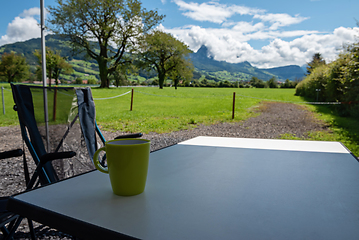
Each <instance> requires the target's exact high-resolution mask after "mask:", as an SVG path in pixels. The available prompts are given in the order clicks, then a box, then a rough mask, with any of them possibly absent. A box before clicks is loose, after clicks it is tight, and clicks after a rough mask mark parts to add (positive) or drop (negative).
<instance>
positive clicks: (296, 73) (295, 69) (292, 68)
mask: <svg viewBox="0 0 359 240" xmlns="http://www.w3.org/2000/svg"><path fill="white" fill-rule="evenodd" d="M261 70H262V71H266V72H269V73H271V74H273V75H276V76H278V77H280V78H281V79H289V80H294V79H296V78H297V79H301V78H303V77H304V71H303V69H302V68H301V67H300V66H298V65H289V66H284V67H276V68H261Z"/></svg>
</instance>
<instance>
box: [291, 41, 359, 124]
mask: <svg viewBox="0 0 359 240" xmlns="http://www.w3.org/2000/svg"><path fill="white" fill-rule="evenodd" d="M319 89H320V90H319ZM296 95H298V96H303V97H306V98H308V99H311V100H313V99H315V98H316V97H317V100H318V101H330V102H341V103H342V104H340V105H335V106H334V107H335V110H336V112H337V113H338V114H340V115H342V116H355V117H358V116H359V43H355V44H352V45H349V46H348V47H347V48H346V49H344V50H343V52H342V53H341V54H339V56H338V58H337V60H335V61H333V62H331V63H329V64H326V65H324V64H322V65H320V66H317V67H316V68H314V69H313V71H312V72H311V74H310V75H308V76H307V77H306V78H305V79H304V80H303V81H302V82H300V83H299V84H298V85H297V87H296Z"/></svg>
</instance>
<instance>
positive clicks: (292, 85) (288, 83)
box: [280, 79, 300, 88]
mask: <svg viewBox="0 0 359 240" xmlns="http://www.w3.org/2000/svg"><path fill="white" fill-rule="evenodd" d="M299 82H300V80H298V79H296V80H295V81H290V80H289V79H286V80H285V82H284V83H283V84H282V85H280V88H295V87H296V86H297V84H298V83H299Z"/></svg>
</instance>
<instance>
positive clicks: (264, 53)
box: [162, 23, 359, 68]
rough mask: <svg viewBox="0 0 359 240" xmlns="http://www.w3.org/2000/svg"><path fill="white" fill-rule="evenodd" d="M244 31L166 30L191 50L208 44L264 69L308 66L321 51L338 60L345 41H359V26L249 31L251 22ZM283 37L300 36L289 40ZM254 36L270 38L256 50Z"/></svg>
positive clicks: (217, 53) (220, 55)
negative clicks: (306, 64) (323, 31)
mask: <svg viewBox="0 0 359 240" xmlns="http://www.w3.org/2000/svg"><path fill="white" fill-rule="evenodd" d="M239 25H242V26H244V27H243V29H245V30H244V31H243V32H241V31H237V30H236V27H237V26H238V25H235V26H233V27H232V29H229V28H218V29H215V28H202V27H199V26H186V27H184V28H175V29H166V28H164V27H163V26H162V28H163V29H164V31H166V32H170V33H172V34H173V35H174V36H176V37H177V38H178V39H180V40H182V41H183V42H185V43H186V44H187V45H188V46H189V47H190V49H192V50H193V51H197V50H198V48H199V47H200V46H201V45H205V46H207V48H208V49H209V51H210V53H211V55H212V56H213V57H214V59H216V60H219V61H227V62H232V63H236V62H243V61H248V62H250V63H251V64H253V65H254V66H257V67H260V68H269V67H278V66H283V65H292V64H293V65H300V66H301V65H304V64H305V63H306V62H308V61H310V59H311V58H312V56H313V54H314V53H316V52H320V53H321V54H322V56H323V57H324V58H325V59H326V60H327V61H332V60H334V59H335V58H336V57H337V55H338V53H339V52H340V50H341V49H342V46H343V44H347V43H353V42H355V40H357V38H356V36H358V34H359V28H358V27H356V28H344V27H339V28H336V29H334V31H333V32H332V33H319V32H318V31H304V30H298V31H288V32H276V31H257V32H253V33H252V32H249V30H246V29H248V28H246V27H248V26H249V27H250V26H251V24H244V23H241V24H239ZM283 37H296V38H295V39H294V40H291V41H285V40H283V39H281V38H283ZM253 39H261V40H270V39H272V40H270V42H269V43H268V44H267V45H265V46H263V47H262V48H261V49H254V48H253V47H252V46H251V45H250V44H249V43H248V42H249V41H250V40H253Z"/></svg>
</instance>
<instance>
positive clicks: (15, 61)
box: [0, 52, 30, 83]
mask: <svg viewBox="0 0 359 240" xmlns="http://www.w3.org/2000/svg"><path fill="white" fill-rule="evenodd" d="M29 69H30V67H29V65H28V64H27V62H26V59H25V57H24V56H22V55H19V54H16V53H15V52H11V53H4V54H3V55H2V56H1V62H0V76H3V77H5V78H6V79H7V81H8V82H9V83H10V82H22V81H23V80H25V79H26V78H27V77H28V76H29V74H30V72H29Z"/></svg>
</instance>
